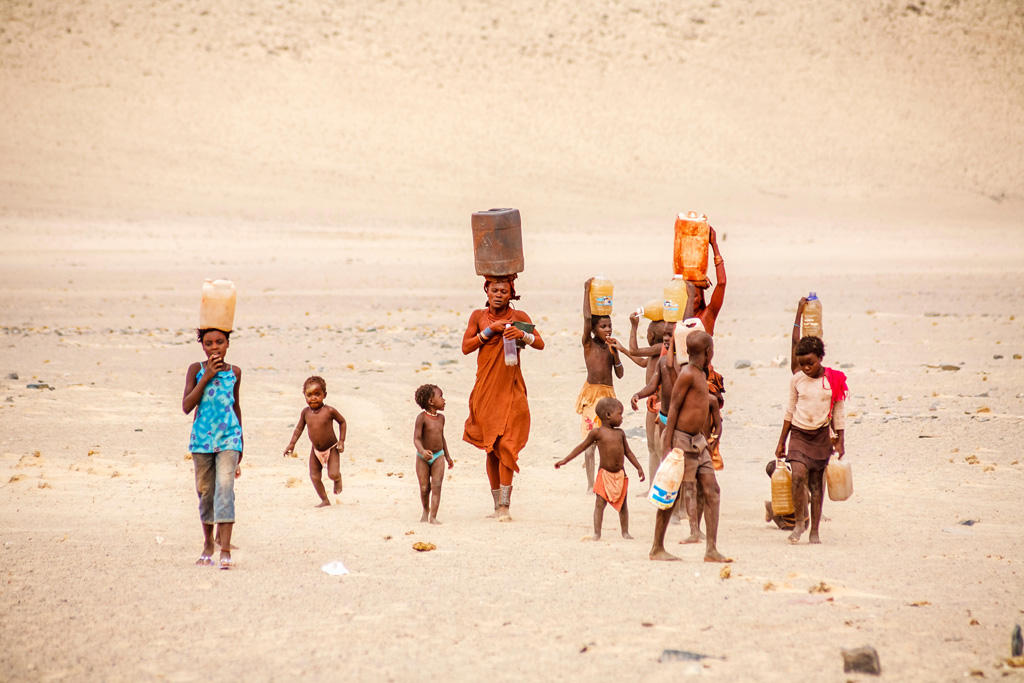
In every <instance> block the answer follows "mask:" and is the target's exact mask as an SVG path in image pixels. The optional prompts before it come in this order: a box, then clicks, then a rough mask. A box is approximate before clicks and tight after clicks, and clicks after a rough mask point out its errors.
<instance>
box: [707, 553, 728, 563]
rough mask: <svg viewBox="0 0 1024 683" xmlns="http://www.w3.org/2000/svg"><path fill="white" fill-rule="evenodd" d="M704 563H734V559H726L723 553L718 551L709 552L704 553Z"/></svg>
mask: <svg viewBox="0 0 1024 683" xmlns="http://www.w3.org/2000/svg"><path fill="white" fill-rule="evenodd" d="M704 561H705V562H732V558H731V557H726V556H725V555H723V554H722V553H720V552H718V551H717V550H709V551H707V552H706V553H704Z"/></svg>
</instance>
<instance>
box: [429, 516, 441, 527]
mask: <svg viewBox="0 0 1024 683" xmlns="http://www.w3.org/2000/svg"><path fill="white" fill-rule="evenodd" d="M427 521H429V522H430V523H431V524H435V525H437V526H441V522H439V521H437V517H431V518H430V519H429V520H427Z"/></svg>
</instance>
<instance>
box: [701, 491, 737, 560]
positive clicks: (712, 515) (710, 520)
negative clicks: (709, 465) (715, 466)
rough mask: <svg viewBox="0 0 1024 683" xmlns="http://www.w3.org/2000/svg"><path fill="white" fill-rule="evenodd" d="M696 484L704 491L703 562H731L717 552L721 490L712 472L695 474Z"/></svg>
mask: <svg viewBox="0 0 1024 683" xmlns="http://www.w3.org/2000/svg"><path fill="white" fill-rule="evenodd" d="M697 484H698V487H699V488H700V489H703V491H704V526H705V528H706V529H707V532H708V544H707V548H706V549H705V551H704V561H705V562H732V558H729V557H726V556H725V555H723V554H722V553H720V552H718V547H717V544H718V508H719V506H720V504H721V502H722V495H721V493H722V490H721V489H720V488H719V487H718V479H717V478H715V473H714V471H710V472H708V471H700V472H698V473H697Z"/></svg>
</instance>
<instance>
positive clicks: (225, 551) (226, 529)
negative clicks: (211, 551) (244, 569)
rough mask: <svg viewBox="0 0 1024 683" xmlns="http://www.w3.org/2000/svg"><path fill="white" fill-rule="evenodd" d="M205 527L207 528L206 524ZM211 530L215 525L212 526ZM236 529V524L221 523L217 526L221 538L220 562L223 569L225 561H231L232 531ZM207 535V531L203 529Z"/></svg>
mask: <svg viewBox="0 0 1024 683" xmlns="http://www.w3.org/2000/svg"><path fill="white" fill-rule="evenodd" d="M203 526H206V525H205V524H204V525H203ZM210 527H211V529H212V527H213V525H212V524H211V525H210ZM234 528H235V523H234V522H221V523H220V524H218V525H217V537H218V538H220V561H221V569H225V567H224V564H223V563H224V560H230V559H231V530H232V529H234ZM203 532H204V533H205V532H206V530H205V529H203Z"/></svg>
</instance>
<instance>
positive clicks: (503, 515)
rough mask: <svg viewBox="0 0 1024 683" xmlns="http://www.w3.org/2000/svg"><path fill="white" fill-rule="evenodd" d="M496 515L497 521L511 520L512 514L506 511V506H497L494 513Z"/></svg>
mask: <svg viewBox="0 0 1024 683" xmlns="http://www.w3.org/2000/svg"><path fill="white" fill-rule="evenodd" d="M494 514H496V515H497V516H498V521H499V522H511V521H512V515H510V514H509V513H508V508H503V507H499V508H498V511H497V512H496V513H494Z"/></svg>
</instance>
